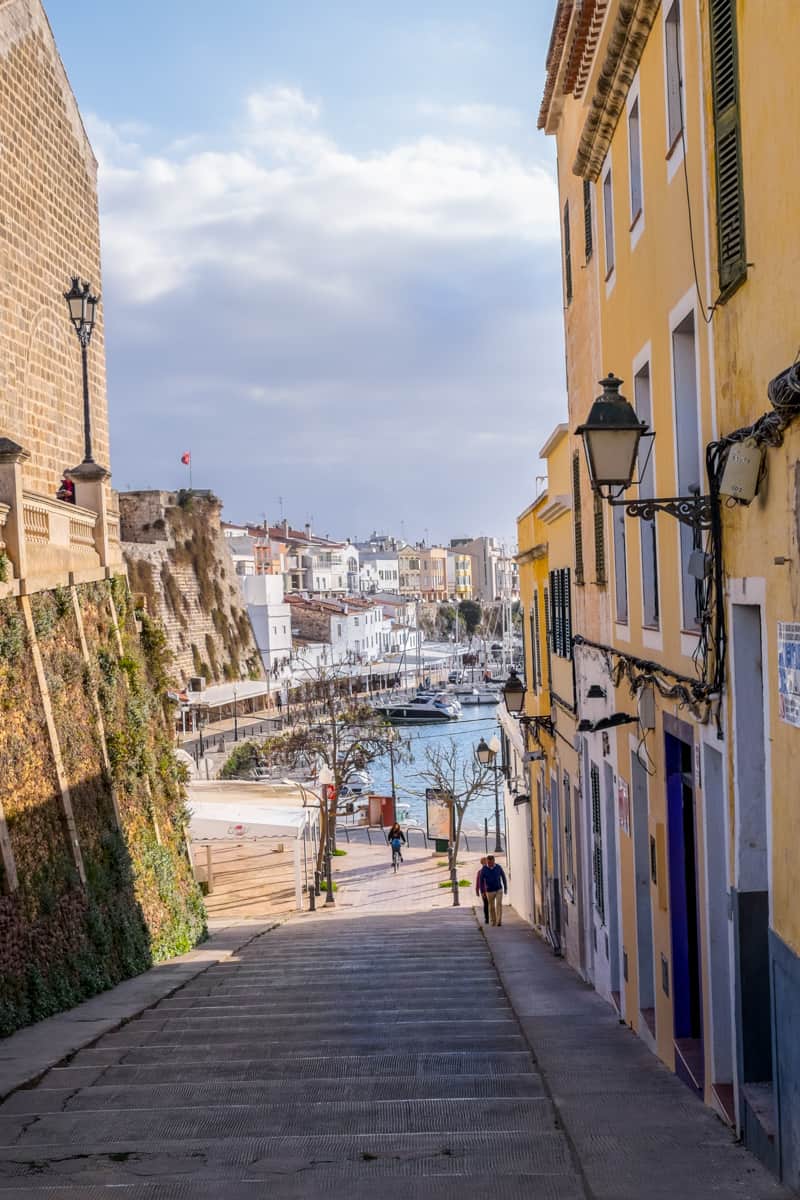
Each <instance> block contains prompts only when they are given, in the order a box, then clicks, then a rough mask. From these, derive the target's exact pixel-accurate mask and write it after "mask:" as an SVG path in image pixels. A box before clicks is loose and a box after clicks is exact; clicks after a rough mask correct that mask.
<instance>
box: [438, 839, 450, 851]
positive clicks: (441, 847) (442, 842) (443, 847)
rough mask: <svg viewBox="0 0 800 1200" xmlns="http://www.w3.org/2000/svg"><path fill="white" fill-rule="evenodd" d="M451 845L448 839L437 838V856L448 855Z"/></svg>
mask: <svg viewBox="0 0 800 1200" xmlns="http://www.w3.org/2000/svg"><path fill="white" fill-rule="evenodd" d="M449 844H450V843H449V842H448V841H447V839H446V838H437V839H436V853H437V854H447V848H448V846H449Z"/></svg>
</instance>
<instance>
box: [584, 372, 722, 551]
mask: <svg viewBox="0 0 800 1200" xmlns="http://www.w3.org/2000/svg"><path fill="white" fill-rule="evenodd" d="M621 385H622V380H621V379H618V378H617V377H616V375H615V374H614V373H613V371H612V372H611V373H610V374H609V375H607V376H606V378H605V379H601V380H600V386H601V387H602V389H603V393H602V395H600V396H598V397H597V399H596V400H595V402H594V404H593V405H592V407H591V410H590V412H589V416H588V417H587V418H586V420H585V421H584V423H583V425H579V426H578V428H577V429H576V430H575V432H576V433H578V434H580V436H581V437H582V438H583V448H584V450H585V452H586V463H587V466H588V468H589V482H590V483H591V485H592V490H593V491H594V492H596V493H597V494H598V495H599V496H602V497H603V498H604V499H605V500H607V501H608V502H609V504H611V505H613V506H615V507H621V508H624V509H625V512H626V514H627V515H628V516H629V517H641V519H642V520H643V521H652V520H654V518H655V515H656V513H657V512H666V513H669V514H670V515H671V516H673V517H676V518H677V520H679V521H681V522H683V524H684V525H688V526H690V528H691V529H693V530H694V532H695V534H699V532H700V531H701V530H705V529H712V526H713V525H714V523H715V521H714V515H715V514H714V509H715V502H714V498H712V497H711V496H701V495H700V490H699V488H698V489H697V490H696V491H692V492H691V494H690V495H689V496H669V497H665V498H663V499H654V498H651V499H646V500H626V499H624V497H623V496H622V493H623V492H625V491H627V489H628V488H629V487H630V486H631V484H632V483H633V473H634V470H635V468H636V462H637V456H638V453H639V442H640V440H641V439H642V438H643V437H647V438H651V439H652V438H653V437H654V436H655V434H654V433H652V432H651V430H650V428H649V427H648V425H647V424H646V423H645V422H644V421H640V420H639V418H638V417H637V416H636V413H635V412H634V410H633V408H632V406H631V405H630V404H629V402H628V401H627V400H626V399H625V397H624V396H623V395H621V394H620V390H619V389H620V387H621ZM651 450H652V447H651ZM648 457H649V455H648ZM645 465H646V464H645ZM690 491H691V489H690Z"/></svg>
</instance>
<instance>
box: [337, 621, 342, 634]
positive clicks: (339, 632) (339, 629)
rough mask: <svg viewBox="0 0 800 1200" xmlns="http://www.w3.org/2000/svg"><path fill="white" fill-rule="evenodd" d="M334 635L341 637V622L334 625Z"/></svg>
mask: <svg viewBox="0 0 800 1200" xmlns="http://www.w3.org/2000/svg"><path fill="white" fill-rule="evenodd" d="M336 636H337V637H341V636H342V626H341V622H337V625H336Z"/></svg>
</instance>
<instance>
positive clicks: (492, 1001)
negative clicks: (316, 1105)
mask: <svg viewBox="0 0 800 1200" xmlns="http://www.w3.org/2000/svg"><path fill="white" fill-rule="evenodd" d="M357 1001H358V1011H359V1012H363V1013H364V1014H365V1015H366V1014H368V1013H372V1012H374V1013H376V1014H378V1015H379V1016H380V1017H387V1018H390V1017H391V1016H392V1015H393V1014H398V1015H402V1014H405V1015H407V1016H418V1017H423V1016H425V1014H426V1013H430V1012H431V1008H432V1006H431V1005H430V1004H429V1003H424V1002H423V1001H420V1000H419V998H418V997H417V996H416V995H414V996H410V997H399V996H396V995H395V996H386V997H381V996H376V994H375V993H374V992H373V991H372V990H371V989H370V993H369V998H368V1000H365V998H364V996H363V995H359V996H358V997H357ZM331 1003H332V1002H331V1000H329V999H325V1000H323V999H316V1000H307V999H306V998H305V996H304V997H303V998H302V999H301V1000H300V1002H299V1003H298V1002H295V1003H293V1004H290V1003H289V1002H288V1001H287V1000H286V999H285V998H284V999H283V1002H282V1004H281V1003H277V1002H271V1001H269V1000H264V1001H253V1002H251V1003H246V1002H242V1001H240V1000H233V999H227V1000H225V999H220V1002H219V1003H216V1002H214V1001H213V1000H212V999H211V998H205V999H203V1000H196V1001H195V1002H194V1004H190V1003H188V1001H187V1002H186V1003H185V1004H181V1005H175V1004H168V1003H167V1002H166V1001H162V1002H161V1003H160V1004H156V1005H154V1006H153V1008H148V1009H147V1010H146V1012H145V1013H144V1014H143V1016H142V1017H141V1018H137V1020H138V1019H141V1020H142V1021H149V1020H151V1019H155V1018H163V1017H174V1018H175V1019H176V1020H177V1019H180V1020H187V1021H189V1020H194V1019H195V1017H211V1016H214V1015H217V1016H219V1017H224V1016H225V1015H226V1014H229V1013H230V1014H234V1013H235V1014H236V1015H237V1016H241V1017H244V1016H249V1015H252V1016H264V1017H267V1016H274V1018H275V1019H276V1020H281V1019H282V1018H287V1017H292V1018H294V1020H295V1021H297V1020H298V1019H299V1018H301V1017H303V1018H305V1017H309V1018H313V1017H314V1016H316V1015H318V1014H319V1013H327V1012H330V1009H331ZM351 1003H353V1001H352V1000H351V999H350V998H347V1000H346V1003H343V1002H342V999H341V997H340V995H339V993H338V992H337V994H336V1011H337V1012H340V1013H342V1014H344V1013H346V1012H349V1011H353V1009H354V1008H355V1007H356V1005H355V1004H354V1003H353V1008H351V1007H350V1005H351ZM465 1008H466V1005H465V1003H464V1001H463V1000H458V1001H452V1000H450V1001H449V1002H448V1001H447V1000H446V999H445V998H443V999H442V1000H440V1001H438V1002H437V1003H436V1006H435V1011H436V1013H437V1014H438V1015H439V1016H440V1017H451V1016H452V1017H457V1016H463V1014H464V1011H465ZM480 1011H481V1012H482V1013H484V1012H488V1013H490V1014H491V1013H505V1012H510V1011H511V1006H510V1005H509V1004H508V1001H507V1000H506V999H505V997H504V996H503V995H501V994H499V993H498V994H496V995H492V996H491V998H489V997H487V995H486V994H485V993H484V992H481V998H480Z"/></svg>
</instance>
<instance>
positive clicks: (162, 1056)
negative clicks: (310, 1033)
mask: <svg viewBox="0 0 800 1200" xmlns="http://www.w3.org/2000/svg"><path fill="white" fill-rule="evenodd" d="M525 1048H526V1046H525V1042H524V1041H523V1039H522V1037H521V1036H520V1034H518V1033H517V1034H491V1033H485V1034H484V1035H483V1036H482V1037H479V1036H477V1035H474V1034H471V1035H465V1036H463V1037H455V1036H453V1035H452V1034H451V1035H449V1036H447V1037H444V1036H443V1035H442V1034H441V1033H439V1032H436V1033H428V1034H423V1033H417V1034H415V1035H414V1036H413V1037H412V1036H410V1035H409V1036H408V1037H404V1038H403V1039H402V1049H403V1052H404V1053H406V1054H414V1053H416V1052H417V1051H424V1050H428V1051H436V1050H439V1051H441V1052H445V1051H456V1050H465V1051H469V1052H470V1053H478V1052H483V1053H484V1054H486V1053H489V1052H490V1051H495V1050H524V1049H525ZM385 1050H386V1038H385V1037H383V1036H379V1035H377V1034H371V1033H368V1034H360V1035H356V1034H352V1035H351V1036H350V1037H348V1038H347V1041H346V1042H342V1043H337V1044H336V1045H332V1044H331V1039H330V1038H329V1037H322V1038H303V1039H302V1040H301V1041H298V1044H297V1045H294V1046H289V1045H287V1039H286V1038H282V1039H277V1040H273V1039H266V1038H260V1039H258V1041H257V1042H255V1043H254V1041H253V1039H252V1038H250V1039H247V1040H245V1039H238V1040H237V1039H234V1040H229V1039H227V1038H215V1039H214V1040H213V1041H206V1043H205V1044H197V1045H195V1044H191V1043H190V1044H188V1045H187V1044H186V1043H180V1044H178V1045H175V1044H161V1045H159V1044H151V1045H147V1046H130V1047H126V1046H95V1047H90V1048H89V1049H86V1050H79V1051H78V1053H77V1054H76V1055H75V1057H74V1058H73V1060H72V1062H73V1063H74V1064H75V1065H76V1066H95V1065H97V1064H100V1065H101V1066H106V1065H108V1064H110V1063H115V1062H124V1063H134V1064H147V1063H159V1062H165V1061H169V1060H172V1061H174V1060H178V1059H183V1060H186V1059H189V1060H190V1061H192V1062H230V1061H232V1060H235V1059H242V1058H247V1059H269V1058H272V1056H273V1055H274V1054H282V1055H283V1056H285V1057H292V1056H293V1055H294V1056H296V1057H298V1058H309V1057H314V1056H319V1055H324V1054H327V1055H331V1056H334V1055H335V1054H337V1053H338V1054H347V1055H352V1054H380V1053H381V1052H385Z"/></svg>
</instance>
